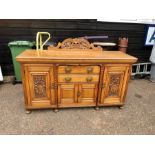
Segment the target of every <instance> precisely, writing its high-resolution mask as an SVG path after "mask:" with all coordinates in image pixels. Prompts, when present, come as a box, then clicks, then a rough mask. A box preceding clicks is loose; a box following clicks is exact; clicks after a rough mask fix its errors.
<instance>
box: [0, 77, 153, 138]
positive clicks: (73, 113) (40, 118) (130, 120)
mask: <svg viewBox="0 0 155 155" xmlns="http://www.w3.org/2000/svg"><path fill="white" fill-rule="evenodd" d="M23 103H24V98H23V91H22V85H21V84H16V85H12V84H1V85H0V134H35V135H36V134H37V135H39V134H50V135H53V134H84V135H94V134H95V135H96V134H138V135H139V134H147V135H152V134H155V83H151V82H150V81H148V80H144V79H143V80H132V81H130V83H129V89H128V94H127V98H126V105H125V107H124V109H119V108H117V107H103V108H100V110H99V111H95V110H94V109H93V108H70V109H61V110H60V111H59V112H58V113H54V112H53V111H52V110H36V111H33V112H32V113H31V114H25V111H24V104H23Z"/></svg>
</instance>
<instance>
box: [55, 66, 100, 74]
mask: <svg viewBox="0 0 155 155" xmlns="http://www.w3.org/2000/svg"><path fill="white" fill-rule="evenodd" d="M99 72H100V67H99V66H59V67H58V73H60V74H66V73H68V74H70V73H71V74H74V73H79V74H99Z"/></svg>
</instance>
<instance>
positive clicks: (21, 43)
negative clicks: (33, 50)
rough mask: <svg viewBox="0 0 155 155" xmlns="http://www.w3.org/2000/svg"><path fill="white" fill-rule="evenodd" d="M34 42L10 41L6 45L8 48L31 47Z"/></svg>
mask: <svg viewBox="0 0 155 155" xmlns="http://www.w3.org/2000/svg"><path fill="white" fill-rule="evenodd" d="M34 45H35V42H34V41H33V42H32V41H11V42H9V43H8V46H29V47H33V46H34Z"/></svg>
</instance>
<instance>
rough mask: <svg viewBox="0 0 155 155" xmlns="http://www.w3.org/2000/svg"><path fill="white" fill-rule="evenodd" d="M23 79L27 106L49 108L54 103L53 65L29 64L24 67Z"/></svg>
mask: <svg viewBox="0 0 155 155" xmlns="http://www.w3.org/2000/svg"><path fill="white" fill-rule="evenodd" d="M25 68H26V69H25V79H26V80H25V81H26V89H27V94H28V95H27V96H28V98H27V99H28V105H27V106H28V107H29V108H49V107H52V105H54V104H55V90H54V87H51V86H52V85H53V84H54V74H53V66H50V65H29V66H26V67H25Z"/></svg>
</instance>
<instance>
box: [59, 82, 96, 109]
mask: <svg viewBox="0 0 155 155" xmlns="http://www.w3.org/2000/svg"><path fill="white" fill-rule="evenodd" d="M96 99H97V84H59V85H58V107H82V106H95V105H96Z"/></svg>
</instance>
